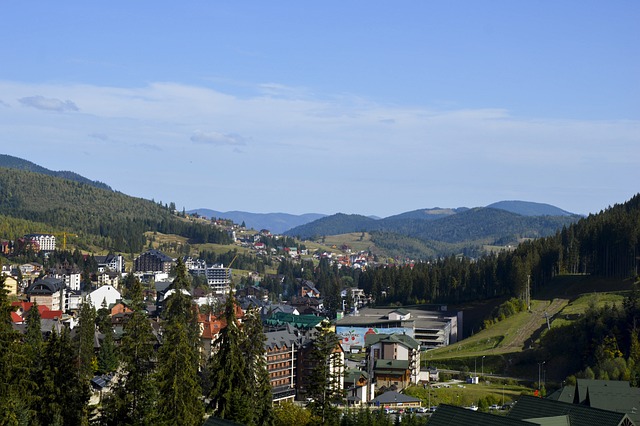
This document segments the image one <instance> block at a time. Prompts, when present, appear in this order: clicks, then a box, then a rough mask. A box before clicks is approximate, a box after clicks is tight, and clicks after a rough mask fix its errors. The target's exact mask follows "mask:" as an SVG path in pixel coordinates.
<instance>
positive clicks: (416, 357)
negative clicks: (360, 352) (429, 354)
mask: <svg viewBox="0 0 640 426" xmlns="http://www.w3.org/2000/svg"><path fill="white" fill-rule="evenodd" d="M365 347H366V350H367V366H368V368H369V371H370V372H373V375H374V378H375V380H376V382H377V385H378V387H381V386H387V387H389V386H394V385H395V386H396V388H397V389H404V388H405V387H407V386H409V385H411V384H417V383H418V381H419V380H420V343H418V341H416V340H415V339H414V338H412V337H411V336H408V335H406V334H368V335H366V336H365Z"/></svg>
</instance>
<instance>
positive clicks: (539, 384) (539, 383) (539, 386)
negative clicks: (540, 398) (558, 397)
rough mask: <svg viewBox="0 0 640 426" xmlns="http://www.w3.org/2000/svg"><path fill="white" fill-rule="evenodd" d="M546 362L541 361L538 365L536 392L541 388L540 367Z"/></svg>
mask: <svg viewBox="0 0 640 426" xmlns="http://www.w3.org/2000/svg"><path fill="white" fill-rule="evenodd" d="M545 362H546V361H542V362H539V363H538V390H541V388H542V386H541V382H540V367H542V366H543V365H544V364H545Z"/></svg>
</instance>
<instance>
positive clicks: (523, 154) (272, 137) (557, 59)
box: [0, 0, 640, 216]
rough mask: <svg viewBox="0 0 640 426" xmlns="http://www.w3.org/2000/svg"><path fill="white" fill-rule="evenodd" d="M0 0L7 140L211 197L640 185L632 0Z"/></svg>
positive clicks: (0, 99) (364, 205)
mask: <svg viewBox="0 0 640 426" xmlns="http://www.w3.org/2000/svg"><path fill="white" fill-rule="evenodd" d="M183 3H185V4H178V3H177V2H165V1H154V2H150V1H139V2H138V1H137V2H124V1H112V2H109V3H104V4H103V5H98V4H96V3H95V2H80V1H66V2H55V3H54V2H44V1H40V2H3V3H2V4H1V5H0V11H1V13H0V39H1V40H3V42H2V43H0V146H1V147H2V148H1V149H0V153H4V154H9V155H15V156H18V157H21V158H25V159H28V160H30V161H33V162H35V163H37V164H39V165H42V166H44V167H47V168H50V169H54V170H72V171H75V172H78V173H80V174H82V175H84V176H86V177H88V178H91V179H96V180H100V181H103V182H105V183H107V184H109V185H111V186H112V187H113V188H114V189H116V190H118V191H121V192H124V193H126V194H129V195H134V196H139V197H143V198H148V199H151V198H153V199H155V200H156V201H158V200H161V201H164V202H170V201H173V202H175V203H176V205H177V206H178V207H179V208H181V207H185V208H187V209H193V208H199V207H205V208H211V209H215V210H221V211H229V210H244V211H251V212H287V213H293V214H300V213H307V212H318V213H326V214H332V213H336V212H344V213H359V214H366V215H378V216H388V215H392V214H397V213H401V212H405V211H409V210H415V209H420V208H429V207H460V206H466V207H475V206H484V205H487V204H490V203H492V202H495V201H500V200H512V199H518V200H528V201H535V202H542V203H549V204H554V205H556V206H558V207H560V208H563V209H565V210H569V211H572V212H576V213H582V214H586V213H595V212H598V211H600V210H602V209H604V208H606V207H607V206H609V205H612V204H615V203H619V202H624V201H626V200H627V199H629V198H630V197H631V196H633V195H634V194H635V193H637V192H639V190H640V185H639V184H638V183H639V182H640V179H639V178H640V43H639V42H638V41H639V40H640V25H638V22H640V3H639V2H637V1H635V0H633V1H624V0H623V1H617V2H615V3H610V2H602V1H585V0H581V1H569V0H567V1H561V2H539V1H513V0H510V1H446V2H436V1H401V2H382V1H352V2H337V1H325V2H293V1H281V2H258V1H244V2H212V1H201V2H199V1H192V2H183Z"/></svg>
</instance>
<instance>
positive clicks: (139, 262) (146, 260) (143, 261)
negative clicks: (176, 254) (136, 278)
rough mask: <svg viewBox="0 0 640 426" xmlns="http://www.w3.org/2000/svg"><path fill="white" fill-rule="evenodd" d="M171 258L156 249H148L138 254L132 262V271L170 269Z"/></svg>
mask: <svg viewBox="0 0 640 426" xmlns="http://www.w3.org/2000/svg"><path fill="white" fill-rule="evenodd" d="M173 265H174V260H173V258H171V257H169V256H167V255H166V254H164V253H162V252H161V251H158V250H148V251H146V252H144V253H142V254H141V255H140V256H138V257H137V258H136V259H135V260H134V262H133V270H134V272H164V273H166V274H168V273H169V271H171V267H172V266H173Z"/></svg>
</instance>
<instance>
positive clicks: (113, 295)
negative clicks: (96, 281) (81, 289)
mask: <svg viewBox="0 0 640 426" xmlns="http://www.w3.org/2000/svg"><path fill="white" fill-rule="evenodd" d="M121 299H122V296H121V295H120V292H119V291H118V290H117V289H116V288H115V287H112V286H110V285H105V286H102V287H99V288H97V289H96V290H94V291H92V292H91V293H89V300H91V304H92V305H93V307H94V308H95V309H96V310H98V309H100V308H102V307H105V308H109V307H110V306H112V305H115V304H116V303H117V302H118V301H119V300H121Z"/></svg>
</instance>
